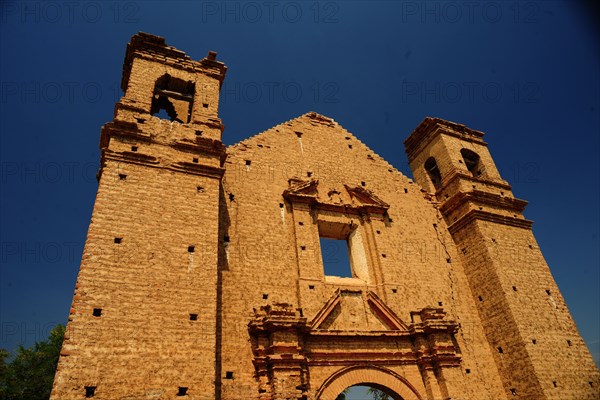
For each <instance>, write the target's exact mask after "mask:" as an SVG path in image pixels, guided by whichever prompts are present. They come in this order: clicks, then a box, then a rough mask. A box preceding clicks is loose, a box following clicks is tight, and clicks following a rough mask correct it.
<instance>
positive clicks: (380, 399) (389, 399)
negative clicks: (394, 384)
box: [336, 383, 402, 400]
mask: <svg viewBox="0 0 600 400" xmlns="http://www.w3.org/2000/svg"><path fill="white" fill-rule="evenodd" d="M355 399H361V400H402V399H401V398H400V397H399V396H398V395H397V394H396V393H394V392H392V391H391V390H389V389H388V388H386V387H383V386H378V385H368V384H364V383H362V384H360V385H357V386H350V387H349V388H346V389H345V390H344V391H343V392H342V393H340V394H339V395H338V396H337V397H336V400H355Z"/></svg>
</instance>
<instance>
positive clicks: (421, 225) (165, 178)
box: [51, 33, 600, 400]
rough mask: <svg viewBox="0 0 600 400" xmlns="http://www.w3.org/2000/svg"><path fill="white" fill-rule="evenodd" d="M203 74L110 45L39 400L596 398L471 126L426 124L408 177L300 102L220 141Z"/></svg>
mask: <svg viewBox="0 0 600 400" xmlns="http://www.w3.org/2000/svg"><path fill="white" fill-rule="evenodd" d="M225 72H226V67H225V65H224V64H223V63H222V62H219V61H217V60H216V54H215V53H213V52H209V54H208V56H207V57H206V58H204V59H202V60H200V61H194V60H192V59H191V58H190V57H188V56H187V55H185V53H183V52H181V51H179V50H177V49H175V48H173V47H170V46H168V45H167V44H166V43H165V40H164V39H163V38H160V37H157V36H153V35H149V34H144V33H139V34H137V35H135V36H133V37H132V39H131V42H130V43H129V44H128V46H127V51H126V56H125V62H124V71H123V78H122V83H121V87H122V89H123V92H124V96H123V97H122V98H121V100H120V101H119V102H118V103H117V104H116V106H115V115H114V119H113V121H112V122H109V123H107V124H106V125H104V126H103V128H102V132H101V139H100V148H101V151H102V157H101V167H100V171H99V174H98V180H99V187H98V192H97V197H96V201H95V205H94V210H93V215H92V219H91V222H90V226H89V231H88V236H87V241H86V245H85V249H84V253H83V257H82V262H81V268H80V272H79V275H78V279H77V283H76V288H75V294H74V297H73V303H72V307H71V310H70V315H69V321H68V326H67V334H66V336H65V340H64V344H63V347H62V351H61V355H60V360H59V365H58V370H57V374H56V378H55V382H54V387H53V391H52V396H51V399H53V400H70V399H73V400H74V399H83V398H97V399H128V400H133V399H136V400H138V399H139V400H141V399H176V398H190V399H206V400H208V399H210V400H214V399H219V400H242V399H244V400H245V399H253V400H275V399H277V400H283V399H298V400H301V399H305V400H335V399H336V397H337V396H338V395H339V394H340V393H341V392H342V391H343V390H344V389H346V388H347V387H349V386H353V385H359V384H363V385H371V386H373V387H376V388H379V389H381V390H383V391H384V392H385V393H387V394H388V395H389V396H390V397H391V398H393V399H395V400H400V399H404V400H425V399H428V400H429V399H431V400H433V399H436V400H438V399H439V400H442V399H454V400H459V399H461V400H462V399H465V400H466V399H469V400H483V399H487V400H498V399H514V398H517V399H561V400H564V399H577V400H582V399H590V400H592V399H597V398H599V397H600V373H599V371H598V369H597V367H596V366H595V364H594V362H593V360H592V358H591V356H590V353H589V351H588V349H587V347H586V345H585V343H584V342H583V340H582V338H581V336H580V334H579V332H578V330H577V327H576V326H575V323H574V321H573V319H572V317H571V315H570V313H569V311H568V309H567V306H566V304H565V302H564V299H563V297H562V296H561V293H560V291H559V289H558V287H557V286H556V283H555V281H554V279H553V278H552V275H551V273H550V270H549V268H548V266H547V265H546V262H545V261H544V258H543V256H542V253H541V252H540V249H539V247H538V245H537V242H536V240H535V238H534V236H533V234H532V230H531V226H532V222H531V221H529V220H527V219H526V218H524V217H523V210H524V208H525V205H526V202H525V201H523V200H520V199H517V198H515V197H514V196H513V194H512V192H511V187H510V185H509V183H508V182H506V181H505V180H503V179H502V177H501V175H500V173H499V171H498V170H497V169H496V167H495V165H494V161H493V159H492V157H491V155H490V152H489V151H488V148H487V145H486V143H485V142H484V140H483V133H482V132H479V131H476V130H472V129H469V128H467V127H465V126H464V125H460V124H456V123H452V122H448V121H444V120H441V119H436V118H426V119H425V120H424V121H423V122H422V123H421V124H420V125H419V126H418V127H417V128H416V129H415V130H414V131H413V132H412V133H411V134H410V135H409V136H408V138H407V139H406V141H405V142H404V143H405V147H406V152H407V155H408V159H409V163H410V167H411V169H412V172H413V176H414V180H413V179H410V178H408V177H406V176H404V175H403V174H402V173H401V172H399V171H398V170H397V169H396V168H394V167H393V166H392V165H390V164H389V163H387V162H386V161H385V160H383V159H382V158H381V157H379V156H378V155H377V154H375V153H374V152H373V151H371V150H370V149H369V148H368V147H367V146H366V145H365V144H363V143H362V142H361V141H360V140H359V139H358V138H357V137H356V136H354V135H352V134H351V133H349V132H348V131H346V130H345V129H344V128H342V127H341V126H340V125H339V124H338V123H336V122H335V121H334V120H332V119H331V118H328V117H325V116H322V115H319V114H316V113H312V112H311V113H308V114H305V115H302V116H300V117H298V118H296V119H293V120H290V121H287V122H284V123H282V124H280V125H277V126H275V127H273V128H271V129H269V130H267V131H265V132H262V133H260V134H258V135H256V136H252V137H250V138H248V139H246V140H244V141H242V142H240V143H237V144H235V145H232V146H230V147H226V146H225V145H224V144H223V142H222V140H221V139H222V133H223V129H224V128H223V124H222V122H221V120H220V119H219V117H218V104H219V90H220V87H221V84H222V82H223V79H224V78H225ZM161 110H162V111H161ZM161 113H162V114H161ZM163 115H164V116H165V117H164V118H162V116H163ZM165 118H166V119H165ZM322 238H327V239H334V240H340V241H343V242H345V243H346V244H347V249H348V253H349V260H350V261H349V263H350V268H351V276H347V277H338V276H330V275H328V274H327V273H326V271H325V269H324V266H323V249H321V246H320V241H321V239H322Z"/></svg>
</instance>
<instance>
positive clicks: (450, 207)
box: [440, 190, 528, 215]
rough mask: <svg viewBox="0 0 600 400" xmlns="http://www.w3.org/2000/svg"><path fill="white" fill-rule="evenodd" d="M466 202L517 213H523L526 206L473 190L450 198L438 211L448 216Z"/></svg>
mask: <svg viewBox="0 0 600 400" xmlns="http://www.w3.org/2000/svg"><path fill="white" fill-rule="evenodd" d="M468 202H470V203H475V204H483V205H487V206H491V207H494V208H501V209H504V210H507V211H510V212H518V213H521V212H523V211H524V210H525V207H526V206H527V204H528V203H527V201H525V200H521V199H516V198H514V197H506V196H500V195H499V194H494V193H489V192H485V191H483V190H473V191H470V192H460V193H457V194H456V195H454V196H452V197H451V198H449V199H448V200H446V201H445V202H444V203H443V204H442V205H441V207H440V211H441V212H442V213H443V214H444V215H449V214H450V213H451V212H453V211H454V210H456V209H457V208H459V207H460V206H461V205H463V204H465V203H468Z"/></svg>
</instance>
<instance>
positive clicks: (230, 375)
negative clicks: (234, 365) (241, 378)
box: [225, 371, 233, 379]
mask: <svg viewBox="0 0 600 400" xmlns="http://www.w3.org/2000/svg"><path fill="white" fill-rule="evenodd" d="M225 379H233V371H227V372H225Z"/></svg>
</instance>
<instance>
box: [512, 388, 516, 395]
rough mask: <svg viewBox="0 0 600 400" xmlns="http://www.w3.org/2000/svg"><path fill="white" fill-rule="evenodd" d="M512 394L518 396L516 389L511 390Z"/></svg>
mask: <svg viewBox="0 0 600 400" xmlns="http://www.w3.org/2000/svg"><path fill="white" fill-rule="evenodd" d="M510 394H512V395H513V396H516V395H517V389H515V388H512V389H510Z"/></svg>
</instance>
